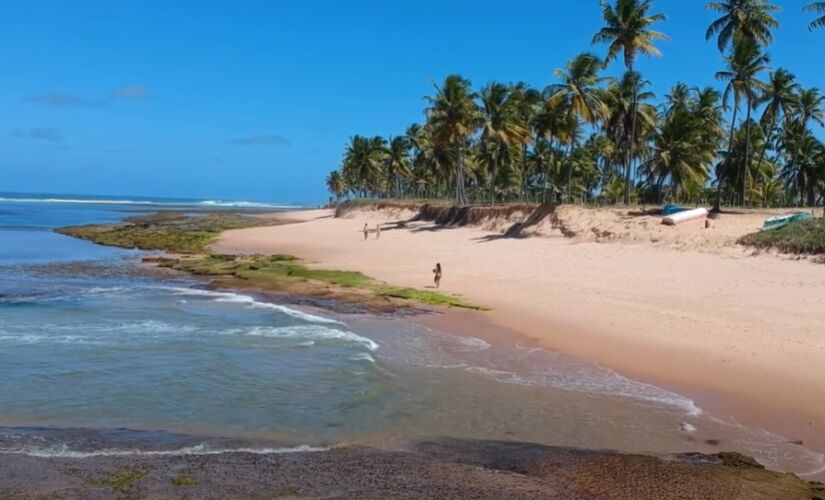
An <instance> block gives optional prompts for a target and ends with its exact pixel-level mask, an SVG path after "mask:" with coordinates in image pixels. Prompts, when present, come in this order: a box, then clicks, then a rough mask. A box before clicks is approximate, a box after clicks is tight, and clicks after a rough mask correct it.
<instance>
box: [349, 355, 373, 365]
mask: <svg viewBox="0 0 825 500" xmlns="http://www.w3.org/2000/svg"><path fill="white" fill-rule="evenodd" d="M349 359H351V360H352V361H369V362H370V363H375V358H373V357H372V356H371V355H370V354H369V353H366V352H356V353H355V354H353V355H352V356H350V357H349Z"/></svg>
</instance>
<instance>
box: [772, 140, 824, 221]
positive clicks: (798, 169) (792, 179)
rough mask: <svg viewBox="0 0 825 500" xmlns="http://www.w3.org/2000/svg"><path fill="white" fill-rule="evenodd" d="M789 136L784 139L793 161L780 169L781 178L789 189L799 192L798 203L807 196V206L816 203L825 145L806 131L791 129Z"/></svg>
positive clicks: (821, 175) (821, 177)
mask: <svg viewBox="0 0 825 500" xmlns="http://www.w3.org/2000/svg"><path fill="white" fill-rule="evenodd" d="M788 133H789V134H790V135H791V137H790V138H789V139H786V142H787V147H788V149H791V150H792V151H793V158H794V159H793V161H791V162H789V163H787V164H786V165H785V166H784V167H783V169H782V175H781V176H782V178H783V179H784V180H785V185H786V186H788V187H789V188H796V189H798V190H799V201H800V204H802V200H803V196H806V195H807V204H808V206H814V204H815V202H816V187H817V186H818V185H819V184H820V183H821V182H822V180H823V178H825V176H823V166H825V161H824V160H823V159H825V145H823V144H822V142H821V141H820V140H819V139H817V138H816V137H814V135H813V134H811V132H810V131H809V130H807V129H800V128H798V127H791V129H790V130H789V131H788Z"/></svg>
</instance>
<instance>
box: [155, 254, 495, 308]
mask: <svg viewBox="0 0 825 500" xmlns="http://www.w3.org/2000/svg"><path fill="white" fill-rule="evenodd" d="M159 264H160V265H161V266H163V267H169V268H172V269H176V270H179V271H186V272H188V273H191V274H195V275H200V276H210V277H213V278H217V280H218V281H217V284H219V285H220V286H222V287H229V288H244V289H253V290H261V291H278V292H288V293H293V294H300V295H306V296H311V297H328V298H336V299H344V300H348V301H350V302H358V303H363V304H365V305H367V306H371V307H375V308H378V309H394V308H396V305H397V304H394V303H393V301H392V299H401V300H404V301H409V302H414V303H417V304H425V305H432V306H441V307H462V308H469V309H480V308H479V307H477V306H474V305H472V304H470V303H468V302H466V301H465V300H464V299H462V298H460V297H456V296H453V295H447V294H443V293H438V292H434V291H428V290H418V289H416V288H409V287H399V286H393V285H388V284H386V283H382V282H380V281H377V280H375V279H373V278H370V277H369V276H366V275H364V274H362V273H359V272H355V271H337V270H329V269H310V268H308V267H306V266H304V265H303V264H301V263H300V262H299V261H298V260H297V259H296V258H295V257H292V256H289V255H251V256H235V255H204V256H198V257H196V258H189V259H168V260H160V261H159Z"/></svg>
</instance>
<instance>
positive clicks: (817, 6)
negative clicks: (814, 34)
mask: <svg viewBox="0 0 825 500" xmlns="http://www.w3.org/2000/svg"><path fill="white" fill-rule="evenodd" d="M802 10H803V11H805V12H815V13H817V14H822V16H820V17H818V18H816V19H814V20H813V21H811V24H809V25H808V29H809V30H811V31H813V30H814V29H816V28H822V27H823V26H825V2H811V3H809V4H808V5H806V6H805V7H803V8H802Z"/></svg>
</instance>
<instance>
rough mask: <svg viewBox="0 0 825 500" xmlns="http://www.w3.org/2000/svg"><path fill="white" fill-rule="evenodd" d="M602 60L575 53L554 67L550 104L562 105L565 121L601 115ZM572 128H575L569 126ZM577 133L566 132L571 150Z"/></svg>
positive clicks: (591, 120)
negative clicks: (563, 64) (561, 64)
mask: <svg viewBox="0 0 825 500" xmlns="http://www.w3.org/2000/svg"><path fill="white" fill-rule="evenodd" d="M603 68H604V63H602V61H601V60H600V59H599V58H598V57H596V56H595V55H593V54H589V53H584V54H579V55H578V56H576V57H575V58H573V59H572V60H571V61H569V62H568V63H567V65H566V66H565V68H564V69H557V70H556V71H555V72H554V74H555V76H556V78H559V79H560V80H561V83H557V84H553V85H551V86H550V87H548V93H549V94H550V101H552V103H553V104H552V105H554V106H564V108H565V110H566V115H567V122H568V123H567V125H570V126H572V125H573V124H572V123H571V122H576V123H578V121H579V120H582V121H584V122H585V123H588V124H591V125H592V124H596V123H597V122H599V121H600V120H601V119H602V118H603V117H604V115H605V106H604V103H603V102H602V100H601V91H600V90H601V89H599V84H601V83H602V82H603V81H604V80H605V78H603V77H601V76H599V72H600V71H601V70H602V69H603ZM573 128H578V127H577V126H576V127H573ZM576 137H577V134H573V133H571V134H569V135H568V139H569V147H570V151H571V152H572V150H573V147H574V145H575V142H576ZM571 189H572V169H571V170H569V175H568V182H567V200H568V202H569V201H570V200H571V195H572V191H571Z"/></svg>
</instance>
